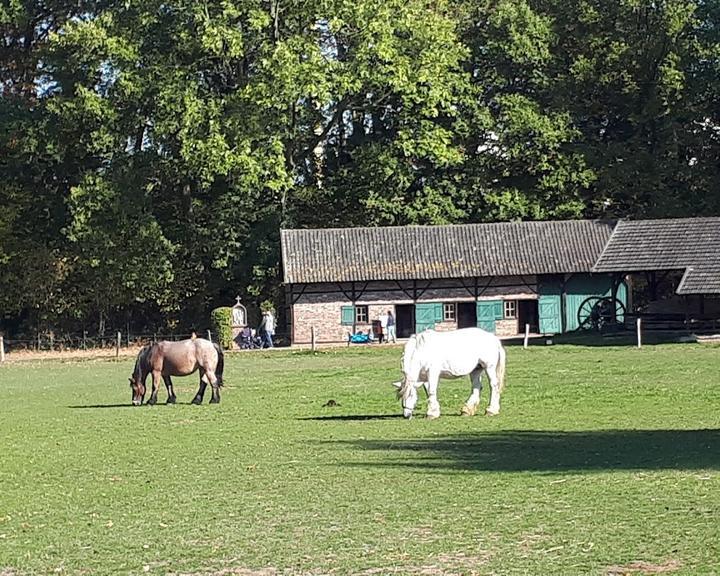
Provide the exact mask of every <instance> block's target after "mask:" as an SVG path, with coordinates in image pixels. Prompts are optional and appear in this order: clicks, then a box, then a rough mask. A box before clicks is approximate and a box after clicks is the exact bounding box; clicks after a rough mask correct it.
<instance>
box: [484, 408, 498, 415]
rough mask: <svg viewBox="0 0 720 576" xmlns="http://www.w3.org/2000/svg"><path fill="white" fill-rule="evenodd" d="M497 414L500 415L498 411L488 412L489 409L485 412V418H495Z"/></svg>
mask: <svg viewBox="0 0 720 576" xmlns="http://www.w3.org/2000/svg"><path fill="white" fill-rule="evenodd" d="M498 414H500V410H498V411H497V412H494V411H492V410H490V408H488V409H486V410H485V416H497V415H498Z"/></svg>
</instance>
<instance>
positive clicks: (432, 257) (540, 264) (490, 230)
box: [281, 220, 615, 284]
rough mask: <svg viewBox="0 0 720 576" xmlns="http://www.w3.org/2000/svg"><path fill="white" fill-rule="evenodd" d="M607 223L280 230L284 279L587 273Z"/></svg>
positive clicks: (602, 242) (609, 224) (607, 231)
mask: <svg viewBox="0 0 720 576" xmlns="http://www.w3.org/2000/svg"><path fill="white" fill-rule="evenodd" d="M614 225H615V223H614V222H608V221H593V220H565V221H558V222H503V223H497V224H463V225H455V226H403V227H400V226H393V227H381V228H346V229H338V228H334V229H319V230H318V229H315V230H283V231H282V234H281V238H282V256H283V268H284V280H285V282H286V283H289V284H294V283H310V282H349V281H366V280H412V279H417V280H429V279H433V278H468V277H474V276H479V277H482V276H503V275H509V276H514V275H523V274H559V273H572V272H589V271H591V270H592V267H593V265H594V264H595V262H596V261H597V259H598V257H599V255H600V254H601V252H602V250H603V248H604V246H605V245H606V243H607V241H608V239H609V238H610V235H611V233H612V230H613V227H614Z"/></svg>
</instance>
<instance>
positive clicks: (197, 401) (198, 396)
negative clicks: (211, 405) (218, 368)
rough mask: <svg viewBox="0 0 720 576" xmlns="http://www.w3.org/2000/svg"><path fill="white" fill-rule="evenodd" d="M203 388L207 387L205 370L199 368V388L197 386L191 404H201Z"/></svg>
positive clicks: (203, 393) (203, 394)
mask: <svg viewBox="0 0 720 576" xmlns="http://www.w3.org/2000/svg"><path fill="white" fill-rule="evenodd" d="M205 388H207V380H206V379H205V371H204V370H200V388H198V391H197V394H195V398H193V399H192V403H193V404H202V401H203V396H205Z"/></svg>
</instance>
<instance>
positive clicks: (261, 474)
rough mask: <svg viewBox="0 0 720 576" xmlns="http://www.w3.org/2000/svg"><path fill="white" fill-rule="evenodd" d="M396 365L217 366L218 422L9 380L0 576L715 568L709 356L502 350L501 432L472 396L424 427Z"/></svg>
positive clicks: (71, 374) (41, 366)
mask: <svg viewBox="0 0 720 576" xmlns="http://www.w3.org/2000/svg"><path fill="white" fill-rule="evenodd" d="M399 360H400V350H399V349H398V348H394V349H393V348H386V349H379V348H377V347H375V348H363V347H355V348H351V349H342V350H337V351H324V352H321V353H318V354H311V353H309V352H290V351H276V352H272V353H262V352H260V353H245V354H235V355H228V357H227V361H226V373H225V379H226V384H227V386H226V388H225V389H224V390H223V400H222V403H221V404H220V405H218V406H210V405H208V404H204V405H203V406H199V407H198V406H191V405H188V404H187V403H188V402H189V401H190V400H191V398H192V395H193V394H194V392H195V389H196V379H195V376H193V377H188V378H183V379H177V380H176V391H177V393H178V401H179V402H180V404H178V405H175V406H166V405H164V404H162V405H157V406H155V407H147V406H143V407H139V408H133V407H131V406H130V389H129V387H128V384H127V376H128V375H129V373H130V371H131V367H132V361H131V360H130V359H126V360H123V361H120V362H113V361H97V360H93V361H90V360H87V361H78V362H59V361H47V362H34V363H31V362H23V363H16V364H6V365H3V366H2V367H0V392H1V393H2V403H0V450H1V453H0V575H2V576H10V575H12V576H20V575H25V574H53V573H61V574H92V575H95V574H147V573H149V574H185V575H193V576H195V575H199V574H206V575H213V576H220V575H231V574H241V575H245V576H254V575H259V576H274V575H276V574H293V575H294V574H308V575H310V574H312V575H318V574H362V575H376V574H380V575H381V574H413V575H431V576H434V575H441V574H442V575H450V574H500V575H504V574H533V575H546V574H568V575H575V574H598V575H601V574H620V573H632V574H653V573H659V571H661V570H665V571H666V572H664V573H669V574H678V575H679V574H692V575H695V574H718V573H720V472H719V470H720V348H719V347H717V346H707V345H706V346H703V345H695V344H686V345H658V346H648V347H645V348H643V349H642V350H637V349H634V348H631V347H627V348H620V347H608V348H601V347H582V346H570V345H563V346H561V345H556V346H549V347H545V346H537V347H531V348H529V349H528V350H523V349H522V348H519V347H510V348H509V349H508V377H507V387H506V391H505V394H504V395H503V406H502V412H501V415H500V416H498V417H496V418H488V417H484V416H476V417H474V418H463V417H460V416H458V415H457V414H458V413H459V410H460V407H461V405H462V403H463V401H464V400H465V398H466V396H467V394H468V392H469V383H468V381H467V380H465V379H463V380H456V381H443V382H442V383H441V385H440V402H441V406H442V409H443V416H442V417H441V418H440V419H438V420H432V421H429V420H426V419H424V418H423V417H422V414H423V413H424V410H425V405H424V401H423V402H421V404H420V406H419V409H420V414H419V416H420V417H417V418H415V419H413V420H410V421H405V420H403V419H402V418H401V417H400V416H399V415H400V412H401V410H400V405H399V403H398V401H397V400H396V399H395V396H394V391H393V389H392V388H391V386H390V382H392V381H393V380H395V379H397V378H398V377H399ZM207 399H208V398H207V396H206V402H207ZM160 400H161V402H164V400H165V391H164V389H163V390H162V391H161V394H160ZM328 400H334V401H335V402H336V403H337V404H339V405H338V406H334V407H331V406H324V404H326V403H327V402H328ZM483 403H487V389H484V390H483Z"/></svg>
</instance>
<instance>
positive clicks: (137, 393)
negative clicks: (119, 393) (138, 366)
mask: <svg viewBox="0 0 720 576" xmlns="http://www.w3.org/2000/svg"><path fill="white" fill-rule="evenodd" d="M129 380H130V390H132V403H133V406H140V405H141V404H142V403H143V401H144V400H145V384H144V383H143V382H142V381H141V380H140V378H138V377H137V376H136V375H135V374H133V376H132V377H130V378H129Z"/></svg>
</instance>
